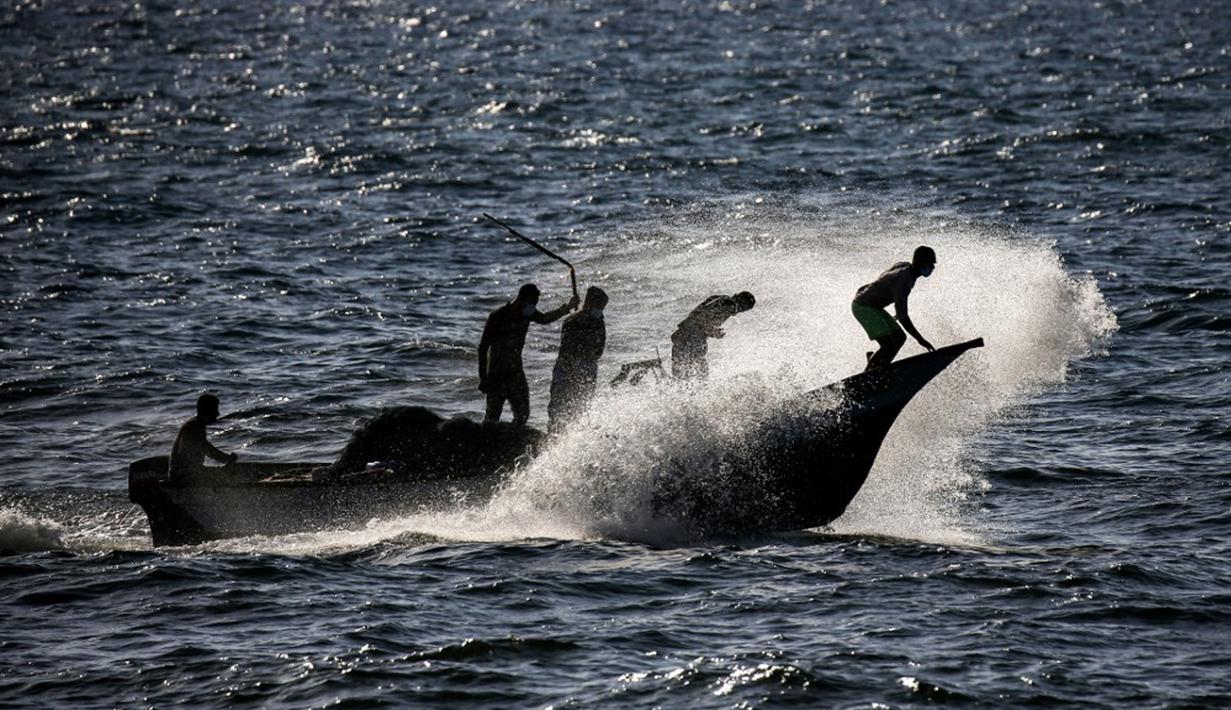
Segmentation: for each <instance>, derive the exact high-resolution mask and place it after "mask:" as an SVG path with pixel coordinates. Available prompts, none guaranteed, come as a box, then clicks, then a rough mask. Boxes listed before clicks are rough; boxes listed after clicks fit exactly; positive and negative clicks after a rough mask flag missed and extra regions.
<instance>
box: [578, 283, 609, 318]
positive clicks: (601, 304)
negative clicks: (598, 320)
mask: <svg viewBox="0 0 1231 710" xmlns="http://www.w3.org/2000/svg"><path fill="white" fill-rule="evenodd" d="M606 307H607V292H606V291H604V290H603V289H601V288H599V287H598V286H591V287H590V288H588V289H586V302H585V305H583V306H582V308H585V309H586V311H587V312H589V313H590V314H591V315H601V314H602V312H603V309H604V308H606Z"/></svg>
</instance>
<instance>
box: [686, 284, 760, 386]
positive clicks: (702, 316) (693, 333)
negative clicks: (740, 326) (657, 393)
mask: <svg viewBox="0 0 1231 710" xmlns="http://www.w3.org/2000/svg"><path fill="white" fill-rule="evenodd" d="M756 304H757V300H756V299H755V298H753V297H752V294H751V293H748V292H747V291H740V292H739V293H737V294H735V295H734V296H710V297H709V298H707V299H705V300H704V301H702V302H701V305H699V306H697V307H696V308H694V309H692V313H689V314H688V317H687V318H685V319H684V320H682V321H680V324H679V325H678V326H676V329H675V332H674V333H672V334H671V374H672V375H674V376H675V377H676V378H678V379H681V380H692V379H698V378H699V379H705V378H706V377H708V376H709V372H710V369H709V363H708V362H706V359H705V358H706V355H708V354H709V339H710V338H721V337H722V336H724V335H726V333H725V332H723V330H722V324H723V323H725V322H726V320H727V319H728V318H730V317H731V316H733V315H735V314H736V313H743V312H744V311H748V310H752V307H753V306H755V305H756Z"/></svg>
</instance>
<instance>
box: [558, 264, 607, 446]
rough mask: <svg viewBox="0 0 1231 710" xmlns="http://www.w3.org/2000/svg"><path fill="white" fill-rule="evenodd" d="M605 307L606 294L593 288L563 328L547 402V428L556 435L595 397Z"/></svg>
mask: <svg viewBox="0 0 1231 710" xmlns="http://www.w3.org/2000/svg"><path fill="white" fill-rule="evenodd" d="M606 307H607V293H606V292H605V291H603V289H601V288H599V287H598V286H591V287H590V288H588V289H586V302H585V303H584V304H582V307H581V310H580V311H578V312H576V313H574V314H573V315H571V316H569V317H568V318H565V319H564V325H562V326H560V354H559V355H558V356H556V366H555V367H554V368H552V371H551V399H549V400H548V401H547V422H548V424H547V428H548V431H550V432H552V433H553V434H558V433H560V432H561V431H563V430H564V428H565V427H567V426H568V424H569V422H571V421H572V420H573V419H575V418H576V417H577V415H579V414H581V412H582V411H584V410H585V407H586V404H588V403H589V401H590V398H591V397H593V396H594V385H595V383H596V382H597V381H598V359H599V358H600V357H602V356H603V348H605V347H606V346H607V324H606V322H605V321H604V320H603V309H604V308H606Z"/></svg>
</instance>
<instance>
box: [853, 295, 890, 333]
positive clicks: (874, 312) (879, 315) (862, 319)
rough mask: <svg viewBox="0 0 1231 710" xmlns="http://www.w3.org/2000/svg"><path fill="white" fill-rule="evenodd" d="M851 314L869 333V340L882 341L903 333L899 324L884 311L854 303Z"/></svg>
mask: <svg viewBox="0 0 1231 710" xmlns="http://www.w3.org/2000/svg"><path fill="white" fill-rule="evenodd" d="M851 313H854V314H855V320H857V321H859V325H862V326H863V329H864V330H865V331H867V333H868V338H870V339H872V340H880V339H881V338H884V337H885V336H887V335H892V334H893V333H894V332H898V333H900V332H902V328H901V326H899V325H898V322H897V321H895V320H894V319H893V317H892V316H890V315H889V314H888V313H886V312H885V311H884V310H883V309H880V308H873V307H871V306H864V305H861V304H858V303H855V302H854V301H852V302H851Z"/></svg>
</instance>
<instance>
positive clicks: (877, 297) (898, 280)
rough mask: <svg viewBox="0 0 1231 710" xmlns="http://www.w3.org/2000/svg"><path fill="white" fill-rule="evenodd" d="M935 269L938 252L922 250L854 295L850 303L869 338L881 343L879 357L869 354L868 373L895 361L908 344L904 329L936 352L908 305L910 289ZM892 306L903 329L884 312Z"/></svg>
mask: <svg viewBox="0 0 1231 710" xmlns="http://www.w3.org/2000/svg"><path fill="white" fill-rule="evenodd" d="M935 268H936V252H934V251H932V248H931V247H919V248H918V249H916V250H915V254H914V257H913V258H912V259H911V260H910V262H909V263H907V262H905V261H900V262H898V263H896V264H894V265H893V266H890V267H889V268H888V269H886V270H885V272H884V273H882V274H881V275H880V276H878V277H877V278H876V280H875V281H873V282H872V283H870V284H866V285H864V286H861V287H860V288H859V291H857V292H856V293H855V300H853V301H851V312H852V313H854V314H855V320H857V321H859V324H860V325H862V326H863V329H864V331H865V332H867V334H868V338H870V339H872V340H875V341H876V342H877V343H879V344H880V349H879V350H877V351H876V354H872V353H868V367H867V369H868V370H873V369H875V368H878V367H884V366H885V365H888V364H889V363H891V362H893V358H894V356H896V355H897V354H898V351H899V350H901V349H902V346H903V345H905V344H906V334H905V333H903V332H902V328H905V329H906V332H907V333H910V334H911V336H913V337H914V339H915V340H917V341H919V344H920V345H922V346H923V347H925V348H927V349H928V350H929V351H931V350H935V349H936V348H933V347H932V344H931V343H929V342H928V341H927V340H926V339H925V338H924V337H923V336H922V335H919V331H918V330H915V324H914V323H912V322H911V320H910V314H909V313H908V311H907V303H906V302H907V299H908V297H909V296H910V292H911V289H913V288H914V287H915V281H916V280H917V279H918V278H919V277H920V276H923V277H927V276H930V275H931V274H932V270H933V269H935ZM890 303H892V304H893V310H894V313H895V314H896V315H897V317H898V323H901V324H902V328H899V327H898V323H895V322H894V321H893V318H891V317H890V316H889V314H888V313H886V312H885V308H886V307H887V306H888V305H889V304H890Z"/></svg>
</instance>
